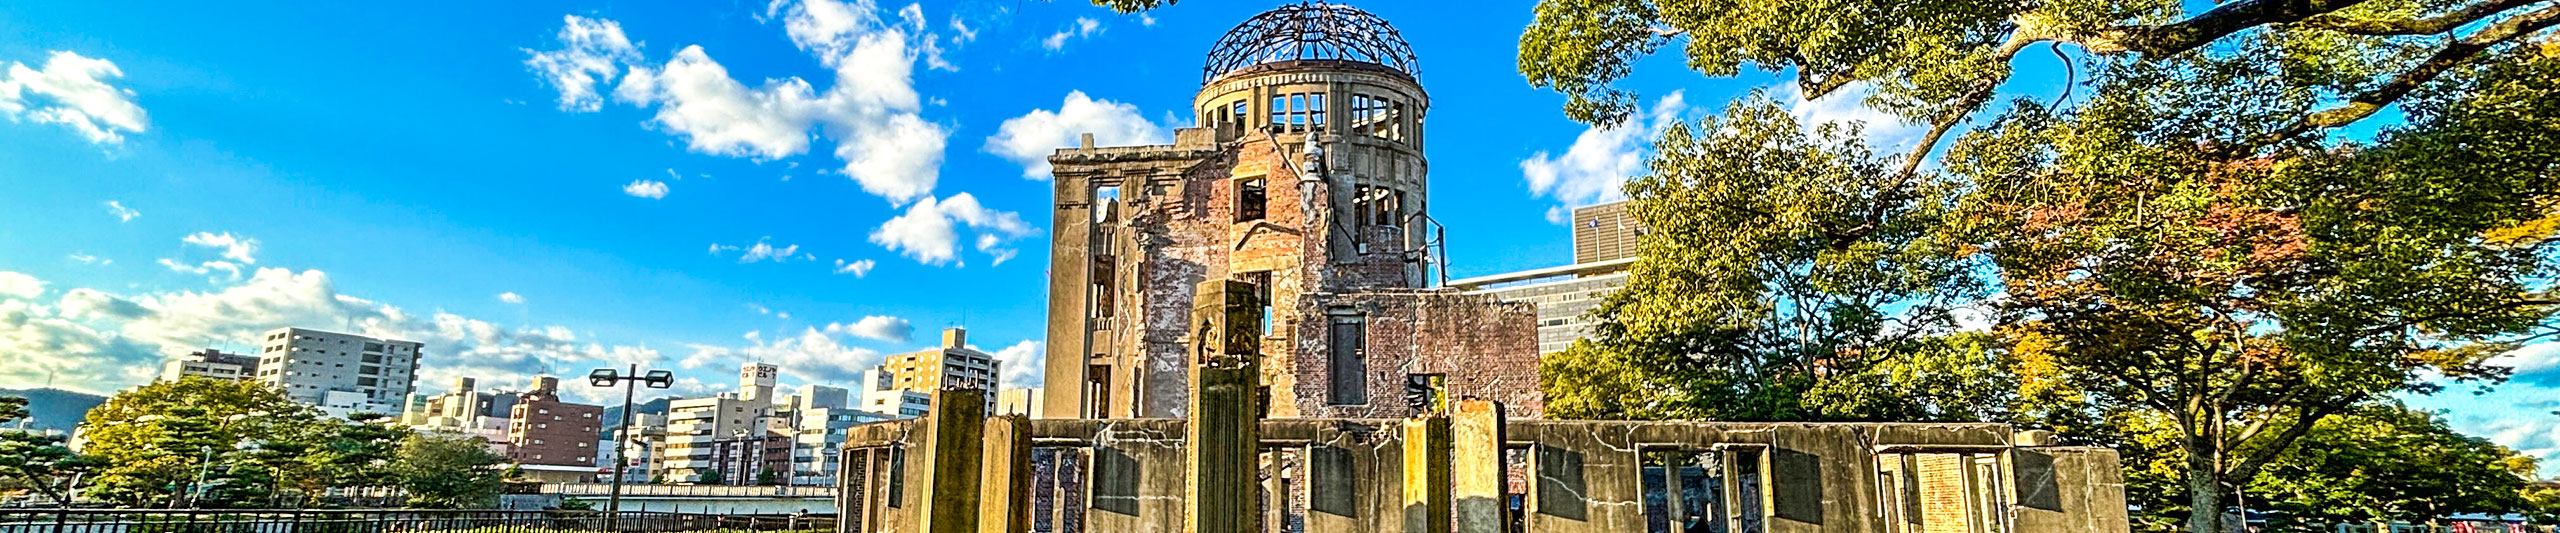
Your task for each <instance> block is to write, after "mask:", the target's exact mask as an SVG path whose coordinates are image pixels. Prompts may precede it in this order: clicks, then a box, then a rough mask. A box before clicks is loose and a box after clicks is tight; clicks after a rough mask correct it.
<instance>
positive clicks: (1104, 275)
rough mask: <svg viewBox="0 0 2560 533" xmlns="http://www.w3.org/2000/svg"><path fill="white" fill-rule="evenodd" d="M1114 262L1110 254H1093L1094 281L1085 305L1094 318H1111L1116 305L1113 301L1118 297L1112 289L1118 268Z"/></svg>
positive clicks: (1086, 296)
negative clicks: (1114, 266)
mask: <svg viewBox="0 0 2560 533" xmlns="http://www.w3.org/2000/svg"><path fill="white" fill-rule="evenodd" d="M1113 263H1114V258H1113V257H1112V256H1111V255H1109V254H1104V255H1096V256H1093V273H1092V276H1093V279H1092V281H1093V282H1092V283H1091V284H1090V285H1089V286H1090V287H1091V290H1090V292H1088V293H1087V294H1086V295H1085V305H1086V307H1087V308H1088V311H1090V313H1089V315H1090V316H1091V317H1092V318H1111V313H1112V310H1113V308H1114V307H1115V306H1114V305H1113V302H1114V301H1115V300H1117V299H1118V298H1117V295H1116V294H1113V292H1112V290H1111V288H1112V285H1113V283H1112V282H1113V281H1115V280H1114V279H1113V278H1114V277H1115V275H1114V274H1116V272H1115V270H1117V269H1115V268H1113ZM1097 326H1099V324H1097Z"/></svg>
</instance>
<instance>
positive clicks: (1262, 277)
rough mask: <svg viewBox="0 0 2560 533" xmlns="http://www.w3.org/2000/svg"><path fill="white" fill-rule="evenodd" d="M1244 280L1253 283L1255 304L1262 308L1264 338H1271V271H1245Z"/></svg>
mask: <svg viewBox="0 0 2560 533" xmlns="http://www.w3.org/2000/svg"><path fill="white" fill-rule="evenodd" d="M1243 277H1244V281H1245V282H1246V283H1252V284H1253V305H1255V306H1257V307H1261V308H1262V323H1261V324H1260V325H1261V326H1262V338H1264V339H1269V338H1271V322H1272V320H1273V317H1272V311H1271V309H1272V304H1271V271H1269V270H1264V271H1260V272H1246V273H1244V276H1243Z"/></svg>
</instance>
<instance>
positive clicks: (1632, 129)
mask: <svg viewBox="0 0 2560 533" xmlns="http://www.w3.org/2000/svg"><path fill="white" fill-rule="evenodd" d="M1684 110H1686V107H1685V105H1684V104H1683V103H1682V101H1681V93H1680V92H1679V91H1673V92H1672V93H1671V94H1669V95H1666V96H1663V97H1662V99H1661V100H1657V101H1655V102H1654V104H1653V106H1652V107H1651V108H1649V109H1647V110H1645V111H1644V112H1642V113H1640V114H1638V115H1636V116H1631V117H1628V118H1627V120H1626V121H1624V122H1620V123H1618V124H1612V125H1609V126H1593V127H1590V128H1586V129H1584V130H1582V134H1581V135H1579V136H1576V137H1574V139H1573V146H1571V147H1569V148H1566V149H1565V152H1564V154H1563V155H1553V154H1550V153H1548V152H1546V151H1543V150H1541V151H1539V152H1538V153H1537V154H1536V155H1532V156H1530V157H1529V158H1528V159H1524V160H1521V161H1520V174H1521V175H1522V176H1524V177H1526V178H1528V181H1529V194H1530V195H1531V196H1544V197H1548V198H1552V199H1554V200H1555V201H1556V205H1555V206H1554V207H1551V208H1549V209H1548V211H1547V220H1548V221H1550V222H1555V223H1559V224H1561V223H1565V222H1567V221H1568V220H1567V219H1568V218H1570V216H1569V215H1566V214H1565V213H1566V212H1565V209H1567V208H1573V207H1580V206H1586V205H1592V204H1599V203H1606V202H1612V201H1617V200H1621V199H1624V198H1626V193H1625V191H1624V190H1623V189H1622V187H1624V186H1625V185H1626V183H1627V179H1628V178H1632V177H1634V176H1635V175H1636V174H1638V173H1641V172H1643V171H1644V158H1645V157H1646V156H1647V155H1649V154H1650V153H1651V151H1652V142H1653V139H1654V137H1656V136H1657V135H1659V134H1660V133H1661V132H1662V130H1663V129H1665V128H1669V127H1671V125H1672V124H1674V123H1676V122H1677V121H1679V120H1681V118H1680V114H1681V112H1682V111H1684Z"/></svg>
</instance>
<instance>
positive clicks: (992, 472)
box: [978, 415, 1031, 533]
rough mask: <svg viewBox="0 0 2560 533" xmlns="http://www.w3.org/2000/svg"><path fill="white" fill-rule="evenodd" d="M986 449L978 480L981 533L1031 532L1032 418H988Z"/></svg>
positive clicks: (979, 526)
mask: <svg viewBox="0 0 2560 533" xmlns="http://www.w3.org/2000/svg"><path fill="white" fill-rule="evenodd" d="M984 442H985V446H986V450H985V453H982V454H980V455H979V457H981V459H980V460H981V461H982V462H983V465H982V468H981V469H980V470H979V471H980V472H984V474H983V475H982V476H980V478H979V482H980V483H981V485H980V486H979V491H978V494H979V500H978V531H979V533H1023V532H1026V531H1030V530H1031V419H1029V418H1024V417H1023V416H1021V415H1004V416H998V417H994V418H989V419H987V425H986V439H985V441H984Z"/></svg>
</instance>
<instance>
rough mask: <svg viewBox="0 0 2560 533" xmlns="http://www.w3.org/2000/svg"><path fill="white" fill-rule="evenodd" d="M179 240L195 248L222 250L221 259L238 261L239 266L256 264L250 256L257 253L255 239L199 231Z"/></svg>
mask: <svg viewBox="0 0 2560 533" xmlns="http://www.w3.org/2000/svg"><path fill="white" fill-rule="evenodd" d="M180 240H181V241H183V242H186V243H187V244H193V245H196V246H203V247H206V248H220V249H222V257H223V258H224V259H230V260H233V261H239V262H240V263H241V264H257V263H258V260H257V258H255V257H252V256H251V255H252V254H256V253H258V240H257V239H250V238H245V237H240V236H236V235H232V234H231V232H228V231H226V232H222V233H218V234H217V233H213V232H210V231H199V232H195V233H194V234H190V235H187V236H186V237H185V238H183V239H180Z"/></svg>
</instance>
